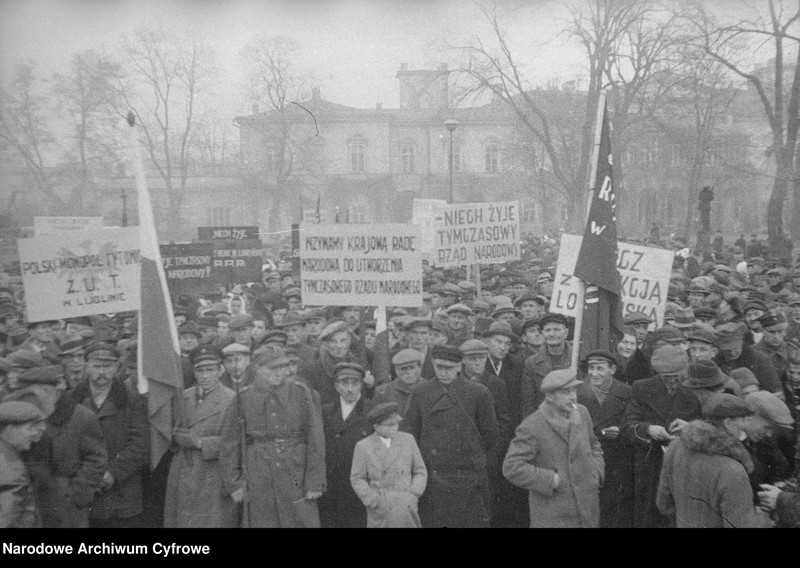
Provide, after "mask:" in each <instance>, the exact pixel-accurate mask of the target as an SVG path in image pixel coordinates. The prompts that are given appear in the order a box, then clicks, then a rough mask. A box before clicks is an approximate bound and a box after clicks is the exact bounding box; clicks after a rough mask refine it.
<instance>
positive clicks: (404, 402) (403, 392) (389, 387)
mask: <svg viewBox="0 0 800 568" xmlns="http://www.w3.org/2000/svg"><path fill="white" fill-rule="evenodd" d="M425 380H426V379H423V378H420V379H419V380H418V381H417V382H416V383H414V384H413V385H410V386H409V385H407V384H406V383H404V382H403V381H401V380H400V379H394V380H393V381H389V382H388V383H384V384H382V385H380V386H379V387H378V388H376V389H375V394H374V395H372V402H373V403H374V404H381V403H384V402H396V403H397V405H398V406H399V407H400V416H405V414H406V411H407V410H408V402H409V401H410V400H411V391H413V390H414V389H415V388H416V387H417V385H420V384H422V383H423V382H425Z"/></svg>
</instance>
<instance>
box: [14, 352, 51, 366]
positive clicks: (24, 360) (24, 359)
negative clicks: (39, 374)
mask: <svg viewBox="0 0 800 568" xmlns="http://www.w3.org/2000/svg"><path fill="white" fill-rule="evenodd" d="M7 359H8V362H9V363H11V366H12V367H20V368H22V369H32V368H34V367H44V366H45V360H44V358H43V357H42V356H41V355H39V354H38V353H36V352H35V351H29V350H27V349H19V350H17V351H14V352H13V353H10V354H9V355H8V357H7Z"/></svg>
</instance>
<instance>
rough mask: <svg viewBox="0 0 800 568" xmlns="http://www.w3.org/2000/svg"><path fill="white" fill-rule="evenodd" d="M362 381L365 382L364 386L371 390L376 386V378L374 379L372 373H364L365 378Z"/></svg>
mask: <svg viewBox="0 0 800 568" xmlns="http://www.w3.org/2000/svg"><path fill="white" fill-rule="evenodd" d="M361 380H362V381H364V384H365V385H367V387H369V388H372V387H373V386H374V385H375V377H373V376H372V373H371V372H369V371H367V372H366V373H364V378H363V379H361Z"/></svg>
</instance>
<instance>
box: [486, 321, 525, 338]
mask: <svg viewBox="0 0 800 568" xmlns="http://www.w3.org/2000/svg"><path fill="white" fill-rule="evenodd" d="M493 335H504V336H506V337H508V338H509V339H511V340H517V339H519V337H517V334H516V333H514V330H513V329H512V328H511V324H510V323H508V322H507V321H496V322H494V323H492V325H490V326H489V329H487V330H486V331H484V332H483V336H484V337H487V338H488V337H492V336H493Z"/></svg>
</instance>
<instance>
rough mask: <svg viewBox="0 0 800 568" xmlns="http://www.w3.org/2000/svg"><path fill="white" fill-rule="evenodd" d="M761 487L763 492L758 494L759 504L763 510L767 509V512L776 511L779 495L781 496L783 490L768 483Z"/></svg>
mask: <svg viewBox="0 0 800 568" xmlns="http://www.w3.org/2000/svg"><path fill="white" fill-rule="evenodd" d="M759 487H760V488H761V491H759V492H758V504H759V505H760V506H761V508H762V509H766V510H767V511H772V510H774V509H775V506H776V505H777V503H778V495H780V494H781V490H780V489H779V488H778V487H775V486H774V485H770V484H768V483H762V484H761V485H759Z"/></svg>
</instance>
